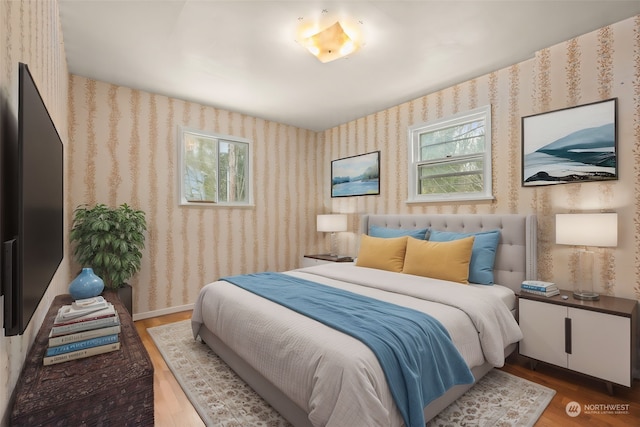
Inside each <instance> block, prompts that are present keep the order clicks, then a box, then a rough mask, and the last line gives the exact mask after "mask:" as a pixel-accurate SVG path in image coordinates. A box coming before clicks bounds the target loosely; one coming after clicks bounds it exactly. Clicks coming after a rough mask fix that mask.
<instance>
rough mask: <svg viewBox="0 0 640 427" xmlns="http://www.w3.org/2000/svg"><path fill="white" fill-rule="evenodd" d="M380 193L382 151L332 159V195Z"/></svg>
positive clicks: (345, 195)
mask: <svg viewBox="0 0 640 427" xmlns="http://www.w3.org/2000/svg"><path fill="white" fill-rule="evenodd" d="M376 194H380V151H373V152H371V153H366V154H359V155H357V156H351V157H345V158H342V159H337V160H332V161H331V197H351V196H369V195H376Z"/></svg>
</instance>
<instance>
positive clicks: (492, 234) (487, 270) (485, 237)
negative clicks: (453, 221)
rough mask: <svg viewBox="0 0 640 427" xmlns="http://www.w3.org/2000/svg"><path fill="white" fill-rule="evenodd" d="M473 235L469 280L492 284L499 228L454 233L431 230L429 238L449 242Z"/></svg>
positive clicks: (433, 240)
mask: <svg viewBox="0 0 640 427" xmlns="http://www.w3.org/2000/svg"><path fill="white" fill-rule="evenodd" d="M469 236H473V237H475V238H476V239H475V241H474V242H473V251H472V252H471V263H470V264H469V281H470V282H471V283H477V284H479V285H493V265H494V264H495V261H496V250H497V249H498V242H500V230H491V231H481V232H478V233H454V232H451V231H438V230H431V233H430V235H429V240H430V241H432V242H449V241H452V240H458V239H462V238H465V237H469Z"/></svg>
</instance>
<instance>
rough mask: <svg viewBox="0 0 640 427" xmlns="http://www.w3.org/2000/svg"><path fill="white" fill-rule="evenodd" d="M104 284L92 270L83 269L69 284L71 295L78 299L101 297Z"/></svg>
mask: <svg viewBox="0 0 640 427" xmlns="http://www.w3.org/2000/svg"><path fill="white" fill-rule="evenodd" d="M103 289H104V282H103V281H102V279H101V278H100V277H98V276H96V274H95V273H94V272H93V269H92V268H83V269H82V271H81V272H80V274H78V277H76V278H75V279H73V281H72V282H71V284H69V294H71V297H72V298H73V299H74V300H76V299H84V298H91V297H95V296H97V295H100V293H101V292H102V290H103Z"/></svg>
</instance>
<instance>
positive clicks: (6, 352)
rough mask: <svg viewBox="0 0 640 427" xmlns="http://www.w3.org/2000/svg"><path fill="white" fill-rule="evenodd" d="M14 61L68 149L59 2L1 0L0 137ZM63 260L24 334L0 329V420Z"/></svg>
mask: <svg viewBox="0 0 640 427" xmlns="http://www.w3.org/2000/svg"><path fill="white" fill-rule="evenodd" d="M18 62H23V63H26V64H27V65H28V66H29V70H30V71H31V74H32V76H33V78H34V80H35V82H36V85H37V86H38V89H39V91H40V95H41V96H42V98H43V99H44V102H45V104H46V106H47V109H48V110H49V114H50V115H51V117H52V119H53V121H54V123H55V124H56V127H57V129H58V133H59V134H60V137H61V138H62V141H63V143H65V149H66V148H67V146H66V142H67V139H68V138H67V123H68V115H67V93H68V83H69V78H68V75H69V73H68V70H67V63H66V59H65V54H64V45H63V43H62V31H61V28H60V20H59V18H58V4H57V2H54V1H48V0H32V1H28V0H23V1H14V0H11V1H8V0H0V120H1V121H2V123H1V125H0V129H2V131H1V132H2V133H0V137H1V138H3V139H4V138H5V137H16V136H17V135H15V131H16V126H17V125H16V123H17V117H18ZM1 164H2V162H0V168H1V167H2V166H1ZM0 215H1V214H0ZM67 260H68V257H67V258H66V259H65V260H63V261H62V264H61V265H60V267H59V268H58V271H57V273H56V274H55V276H54V277H53V280H52V282H51V284H50V286H49V289H48V290H47V292H46V294H45V295H44V297H43V300H42V302H41V303H40V306H39V307H38V310H37V311H36V312H35V313H34V315H33V317H32V319H31V321H30V322H29V325H28V327H27V329H26V331H25V333H24V335H21V336H15V337H11V338H5V337H4V333H2V334H1V335H0V379H1V380H0V420H4V419H5V414H6V411H7V405H8V402H9V398H10V397H11V393H12V392H13V388H14V387H15V384H16V382H17V381H18V376H19V375H20V371H21V369H22V365H23V363H24V359H25V357H26V354H27V351H28V349H29V347H30V346H31V344H32V343H33V340H34V339H35V335H36V333H37V332H38V330H39V329H40V325H41V324H42V320H43V318H44V316H45V314H46V313H47V310H48V308H49V306H50V305H51V301H52V300H53V298H54V297H55V296H56V295H59V294H62V293H65V292H66V290H67V287H68V284H69V281H68V278H69V266H68V262H67ZM2 311H3V308H2V307H0V312H2ZM0 317H2V316H0Z"/></svg>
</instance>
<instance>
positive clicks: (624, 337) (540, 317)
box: [518, 291, 638, 393]
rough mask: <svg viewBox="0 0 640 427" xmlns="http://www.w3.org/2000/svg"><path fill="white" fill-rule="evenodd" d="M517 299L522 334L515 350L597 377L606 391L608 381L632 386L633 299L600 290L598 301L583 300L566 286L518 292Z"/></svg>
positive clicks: (633, 347)
mask: <svg viewBox="0 0 640 427" xmlns="http://www.w3.org/2000/svg"><path fill="white" fill-rule="evenodd" d="M563 295H566V296H567V297H568V299H562V296H563ZM518 304H519V311H518V312H519V322H520V329H522V333H523V335H524V338H523V339H522V341H520V354H522V355H524V356H527V357H530V358H532V359H534V360H535V361H538V360H539V361H542V362H546V363H550V364H553V365H556V366H560V367H563V368H567V369H570V370H572V371H576V372H581V373H583V374H587V375H590V376H592V377H595V378H599V379H602V380H604V381H606V383H607V388H608V390H609V393H613V384H619V385H623V386H625V387H631V385H632V382H633V364H634V362H635V350H636V342H635V340H636V335H637V334H636V316H637V306H638V302H637V301H636V300H631V299H625V298H616V297H609V296H604V295H601V296H600V299H599V300H598V301H583V300H578V299H574V298H573V295H572V294H571V292H569V291H560V295H556V296H553V297H544V296H538V295H533V294H528V293H526V292H520V295H519V298H518ZM535 361H534V363H533V364H532V365H533V367H535Z"/></svg>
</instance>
